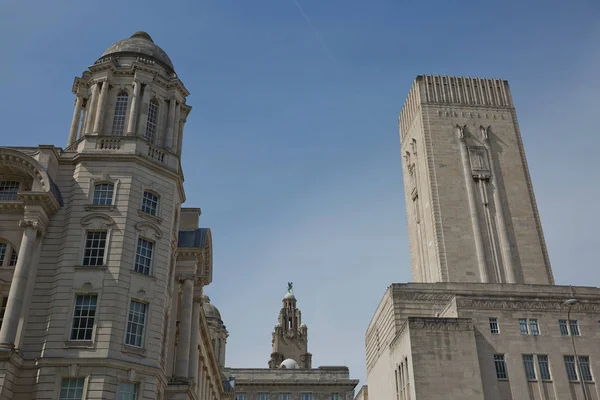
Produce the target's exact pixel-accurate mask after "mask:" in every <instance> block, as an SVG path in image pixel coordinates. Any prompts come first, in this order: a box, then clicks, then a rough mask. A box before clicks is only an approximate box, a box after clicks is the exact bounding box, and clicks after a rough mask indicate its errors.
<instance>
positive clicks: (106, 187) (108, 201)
mask: <svg viewBox="0 0 600 400" xmlns="http://www.w3.org/2000/svg"><path fill="white" fill-rule="evenodd" d="M114 191H115V185H114V184H113V183H110V182H102V183H97V184H96V185H94V199H93V201H92V204H93V205H95V206H110V205H112V201H113V193H114Z"/></svg>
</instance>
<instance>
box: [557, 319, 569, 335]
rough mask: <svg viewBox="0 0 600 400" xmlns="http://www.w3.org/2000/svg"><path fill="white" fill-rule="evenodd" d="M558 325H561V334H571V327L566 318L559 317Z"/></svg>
mask: <svg viewBox="0 0 600 400" xmlns="http://www.w3.org/2000/svg"><path fill="white" fill-rule="evenodd" d="M558 326H559V327H560V334H561V336H569V328H568V327H567V320H566V319H559V320H558Z"/></svg>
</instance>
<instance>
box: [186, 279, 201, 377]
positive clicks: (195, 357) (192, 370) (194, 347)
mask: <svg viewBox="0 0 600 400" xmlns="http://www.w3.org/2000/svg"><path fill="white" fill-rule="evenodd" d="M198 292H199V290H198ZM201 301H202V300H201V299H200V297H198V296H195V297H194V304H193V305H192V324H191V325H192V332H191V335H190V367H189V372H188V376H190V377H192V378H194V380H196V377H197V376H198V361H199V359H200V353H199V352H198V337H199V331H200V307H201V303H200V302H201Z"/></svg>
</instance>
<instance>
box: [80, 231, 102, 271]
mask: <svg viewBox="0 0 600 400" xmlns="http://www.w3.org/2000/svg"><path fill="white" fill-rule="evenodd" d="M105 250H106V231H92V232H88V233H87V236H86V238H85V248H84V251H83V265H85V266H86V267H87V266H94V265H104V252H105Z"/></svg>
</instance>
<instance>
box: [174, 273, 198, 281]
mask: <svg viewBox="0 0 600 400" xmlns="http://www.w3.org/2000/svg"><path fill="white" fill-rule="evenodd" d="M175 278H176V279H177V280H178V281H187V280H192V281H193V280H195V279H196V274H177V275H175Z"/></svg>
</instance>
